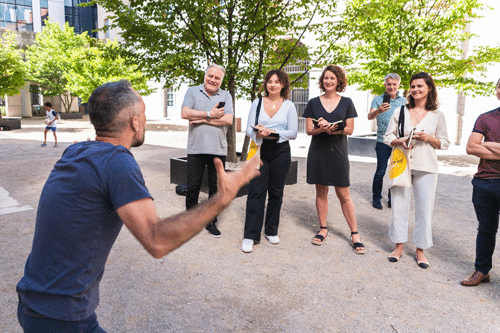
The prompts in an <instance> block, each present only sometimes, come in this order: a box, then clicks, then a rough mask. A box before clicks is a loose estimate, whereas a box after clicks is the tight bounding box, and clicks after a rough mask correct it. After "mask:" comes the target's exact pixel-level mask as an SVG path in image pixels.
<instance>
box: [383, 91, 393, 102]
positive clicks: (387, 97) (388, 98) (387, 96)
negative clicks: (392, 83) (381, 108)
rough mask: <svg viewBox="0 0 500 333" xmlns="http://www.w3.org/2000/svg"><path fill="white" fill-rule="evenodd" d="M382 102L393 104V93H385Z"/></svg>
mask: <svg viewBox="0 0 500 333" xmlns="http://www.w3.org/2000/svg"><path fill="white" fill-rule="evenodd" d="M382 103H389V104H391V95H389V94H386V93H384V97H383V99H382Z"/></svg>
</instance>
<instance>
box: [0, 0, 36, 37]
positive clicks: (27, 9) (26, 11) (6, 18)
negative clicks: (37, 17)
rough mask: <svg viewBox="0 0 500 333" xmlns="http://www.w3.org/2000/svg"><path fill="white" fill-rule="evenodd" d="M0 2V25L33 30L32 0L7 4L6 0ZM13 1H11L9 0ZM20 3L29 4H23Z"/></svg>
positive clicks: (11, 28)
mask: <svg viewBox="0 0 500 333" xmlns="http://www.w3.org/2000/svg"><path fill="white" fill-rule="evenodd" d="M0 1H2V2H1V3H0V27H2V28H7V29H9V30H20V31H33V13H32V11H31V1H27V0H23V1H20V0H18V1H17V6H16V4H7V3H5V0H0ZM9 2H11V1H9ZM20 4H28V5H29V6H22V5H20Z"/></svg>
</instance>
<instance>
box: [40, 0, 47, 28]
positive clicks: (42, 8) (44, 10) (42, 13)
mask: <svg viewBox="0 0 500 333" xmlns="http://www.w3.org/2000/svg"><path fill="white" fill-rule="evenodd" d="M40 17H41V18H42V27H45V20H46V19H47V18H48V17H49V1H48V0H40Z"/></svg>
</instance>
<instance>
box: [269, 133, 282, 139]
mask: <svg viewBox="0 0 500 333" xmlns="http://www.w3.org/2000/svg"><path fill="white" fill-rule="evenodd" d="M269 136H272V137H274V138H279V137H280V135H279V133H276V132H271V133H270V134H269Z"/></svg>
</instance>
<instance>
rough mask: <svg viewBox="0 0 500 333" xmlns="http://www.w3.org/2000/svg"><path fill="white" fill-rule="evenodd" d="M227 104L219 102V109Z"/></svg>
mask: <svg viewBox="0 0 500 333" xmlns="http://www.w3.org/2000/svg"><path fill="white" fill-rule="evenodd" d="M225 105H226V102H219V104H217V109H220V108H223V107H224V106H225Z"/></svg>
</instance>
